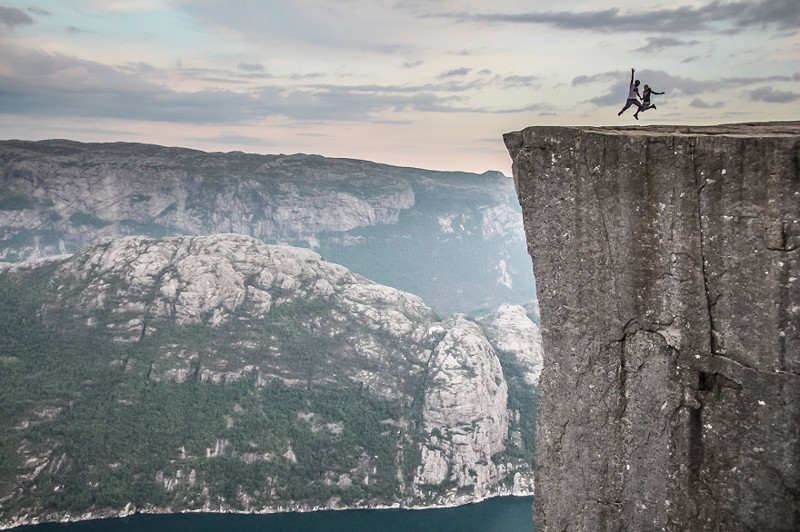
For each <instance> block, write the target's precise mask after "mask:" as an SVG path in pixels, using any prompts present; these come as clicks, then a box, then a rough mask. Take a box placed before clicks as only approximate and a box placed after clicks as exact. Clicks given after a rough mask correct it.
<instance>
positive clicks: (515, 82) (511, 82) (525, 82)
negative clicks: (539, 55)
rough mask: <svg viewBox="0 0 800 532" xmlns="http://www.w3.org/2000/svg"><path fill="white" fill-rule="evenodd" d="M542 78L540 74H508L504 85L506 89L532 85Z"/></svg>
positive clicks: (504, 79)
mask: <svg viewBox="0 0 800 532" xmlns="http://www.w3.org/2000/svg"><path fill="white" fill-rule="evenodd" d="M540 79H541V78H540V77H539V76H517V75H512V76H506V77H505V78H503V87H504V88H506V89H511V88H517V87H530V86H532V85H534V84H535V82H537V81H539V80H540Z"/></svg>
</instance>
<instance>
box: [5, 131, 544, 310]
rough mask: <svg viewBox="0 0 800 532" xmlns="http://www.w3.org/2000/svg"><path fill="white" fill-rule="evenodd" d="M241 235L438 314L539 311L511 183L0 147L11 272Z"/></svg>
mask: <svg viewBox="0 0 800 532" xmlns="http://www.w3.org/2000/svg"><path fill="white" fill-rule="evenodd" d="M223 232H231V233H241V234H246V235H250V236H253V237H255V238H258V239H260V240H262V241H264V242H266V243H280V244H288V245H295V246H303V247H310V248H313V249H315V250H316V251H318V252H319V253H320V254H321V255H322V256H324V257H325V258H326V259H328V260H331V261H333V262H336V263H339V264H343V265H345V266H347V267H348V268H350V269H351V270H352V271H354V272H356V273H359V274H362V275H364V276H366V277H368V278H370V279H374V280H375V281H377V282H380V283H382V284H385V285H388V286H392V287H395V288H398V289H401V290H404V291H408V292H411V293H414V294H417V295H419V296H420V297H422V299H423V300H424V301H425V302H426V304H428V305H429V306H431V307H432V308H433V309H434V310H435V311H436V312H437V313H439V314H441V315H451V314H453V313H456V312H464V313H468V314H472V315H474V314H478V313H481V312H488V311H490V310H492V309H494V308H496V307H497V306H498V305H500V304H502V303H514V304H529V303H531V302H532V301H535V299H536V295H535V287H534V280H533V274H532V268H531V262H530V258H529V257H528V255H527V253H526V250H525V236H524V232H523V228H522V215H521V210H520V207H519V202H518V200H517V198H516V194H515V192H514V184H513V181H512V180H511V179H510V178H507V177H505V176H503V175H502V174H500V173H498V172H487V173H485V174H481V175H478V174H470V173H463V172H433V171H426V170H419V169H415V168H401V167H394V166H388V165H383V164H376V163H371V162H366V161H358V160H351V159H329V158H324V157H320V156H316V155H255V154H245V153H240V152H233V153H204V152H200V151H196V150H189V149H182V148H165V147H162V146H154V145H146V144H130V143H113V144H83V143H77V142H70V141H66V140H52V141H42V142H25V141H5V142H0V237H2V240H0V260H5V261H20V260H25V259H31V258H38V257H44V256H48V255H55V254H63V253H76V252H78V251H80V250H81V249H83V247H84V246H86V245H88V244H91V243H94V242H96V241H98V240H99V239H101V238H107V237H118V236H130V235H146V236H151V237H163V236H178V235H184V234H190V235H204V234H214V233H223Z"/></svg>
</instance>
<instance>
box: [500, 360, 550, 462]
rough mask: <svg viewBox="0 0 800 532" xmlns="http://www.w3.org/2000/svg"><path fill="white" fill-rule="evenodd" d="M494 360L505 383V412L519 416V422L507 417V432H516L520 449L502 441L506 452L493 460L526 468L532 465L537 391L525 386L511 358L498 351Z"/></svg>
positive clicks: (520, 370)
mask: <svg viewBox="0 0 800 532" xmlns="http://www.w3.org/2000/svg"><path fill="white" fill-rule="evenodd" d="M497 356H498V359H499V360H500V365H501V366H502V368H503V375H504V376H505V378H506V382H507V383H508V410H509V412H510V413H512V414H513V412H514V411H517V412H519V419H516V417H515V416H514V415H511V416H509V423H508V432H509V434H512V433H514V432H519V434H520V436H521V441H522V445H519V444H517V443H515V442H514V439H513V438H509V439H508V440H507V441H506V451H505V452H504V453H502V454H501V455H499V456H497V457H494V459H495V460H496V461H503V460H506V459H509V458H519V459H522V460H523V461H524V462H526V463H528V464H535V457H534V450H535V441H536V403H537V398H538V391H539V390H538V388H535V387H532V386H530V385H528V384H527V383H526V382H525V380H524V378H523V372H522V369H521V368H520V367H519V365H518V364H517V363H516V360H515V358H514V355H513V354H510V353H504V352H502V351H500V352H498V353H497Z"/></svg>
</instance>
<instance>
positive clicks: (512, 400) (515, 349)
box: [0, 234, 541, 526]
mask: <svg viewBox="0 0 800 532" xmlns="http://www.w3.org/2000/svg"><path fill="white" fill-rule="evenodd" d="M504 331H509V333H508V334H506V333H504ZM509 335H511V336H514V337H517V336H521V337H525V338H528V337H530V338H534V339H535V338H539V337H540V335H539V330H538V327H537V326H536V324H535V323H533V322H532V321H530V320H529V319H528V318H527V317H526V316H525V311H524V309H522V308H521V307H519V306H509V305H506V306H504V307H502V308H501V309H499V310H498V311H497V312H496V313H494V314H492V315H487V316H485V317H484V318H482V319H481V320H480V322H479V323H476V322H474V321H471V320H469V319H467V318H466V317H465V316H463V315H457V316H454V317H452V318H449V319H446V320H440V319H439V318H438V317H437V316H436V315H435V313H434V312H433V311H432V310H431V309H430V308H429V307H427V306H426V305H424V304H423V302H422V301H421V300H420V299H419V298H418V297H417V296H414V295H412V294H408V293H405V292H401V291H399V290H396V289H393V288H389V287H386V286H382V285H379V284H377V283H374V282H372V281H369V280H367V279H365V278H363V277H361V276H359V275H356V274H353V273H352V272H350V271H348V270H347V269H346V268H344V267H342V266H340V265H337V264H333V263H330V262H327V261H325V260H323V259H322V258H321V257H320V256H319V255H318V254H317V253H315V252H313V251H311V250H308V249H300V248H294V247H288V246H269V245H266V244H264V243H262V242H260V241H259V240H257V239H254V238H251V237H247V236H243V235H235V234H223V235H211V236H203V237H191V236H186V237H175V238H162V239H152V238H145V237H127V238H121V239H113V240H107V241H104V242H101V243H98V244H95V245H93V246H90V247H88V248H87V249H85V250H84V251H83V252H81V253H79V254H77V255H75V256H72V257H60V258H50V259H42V260H38V261H31V262H24V263H20V264H9V263H6V264H2V265H0V353H2V357H0V432H2V434H3V435H4V436H3V439H2V440H0V458H2V460H0V515H2V521H1V522H0V525H3V526H9V525H11V524H21V523H24V522H30V519H31V518H32V516H33V517H35V518H36V519H44V520H52V519H63V518H65V516H67V515H69V516H71V517H70V519H77V518H81V519H85V518H91V517H101V516H114V515H125V514H127V513H130V512H132V511H134V510H137V511H173V512H175V511H181V510H200V509H203V510H207V511H250V512H263V511H276V510H293V509H294V510H297V509H313V508H325V507H334V508H335V507H375V506H381V505H402V506H429V505H440V504H453V503H463V502H469V501H473V500H478V499H481V498H484V497H487V496H491V495H497V494H507V493H519V494H523V493H530V490H531V487H532V479H533V472H532V468H531V459H532V451H533V426H534V421H535V415H534V411H535V408H534V407H535V401H536V397H535V388H533V387H532V386H531V384H532V383H535V382H537V381H538V373H539V371H540V370H541V351H539V352H538V353H537V352H534V351H531V350H530V346H523V345H521V344H520V345H516V344H518V343H519V342H518V340H517V339H516V338H511V337H510V336H509ZM515 342H516V344H515ZM539 344H540V342H539Z"/></svg>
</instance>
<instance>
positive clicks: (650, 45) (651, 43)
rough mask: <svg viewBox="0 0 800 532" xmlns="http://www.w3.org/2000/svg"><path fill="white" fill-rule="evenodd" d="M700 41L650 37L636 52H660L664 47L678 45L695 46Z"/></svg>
mask: <svg viewBox="0 0 800 532" xmlns="http://www.w3.org/2000/svg"><path fill="white" fill-rule="evenodd" d="M698 42H699V41H682V40H680V39H676V38H674V37H648V38H647V44H645V45H644V46H642V47H641V48H637V49H636V50H634V51H635V52H651V53H655V52H660V51H661V50H663V49H664V48H674V47H677V46H693V45H695V44H698Z"/></svg>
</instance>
